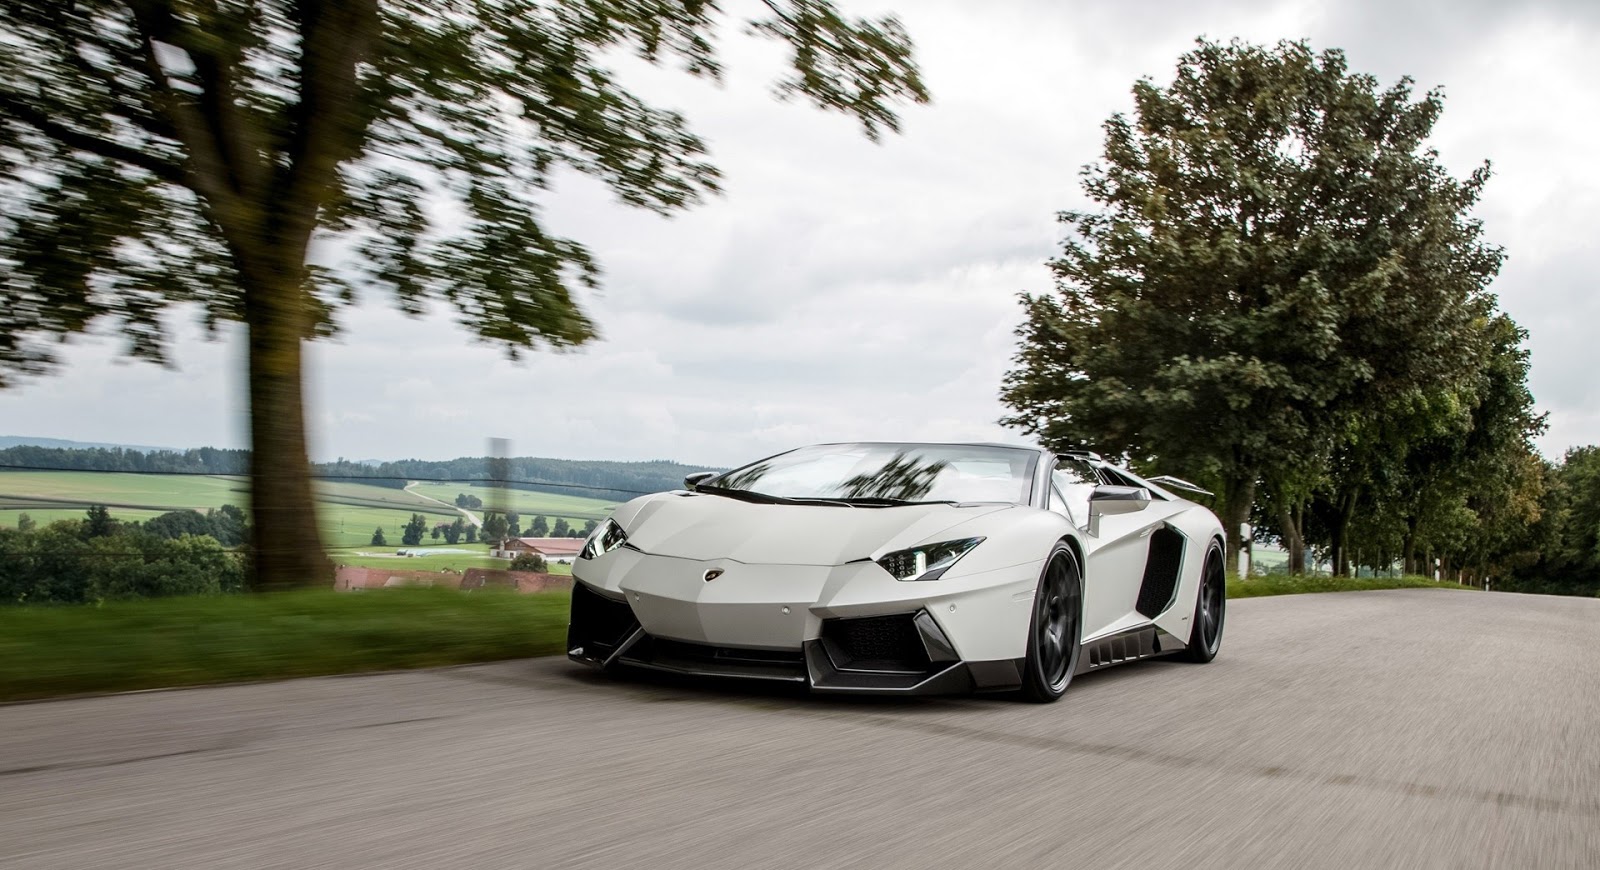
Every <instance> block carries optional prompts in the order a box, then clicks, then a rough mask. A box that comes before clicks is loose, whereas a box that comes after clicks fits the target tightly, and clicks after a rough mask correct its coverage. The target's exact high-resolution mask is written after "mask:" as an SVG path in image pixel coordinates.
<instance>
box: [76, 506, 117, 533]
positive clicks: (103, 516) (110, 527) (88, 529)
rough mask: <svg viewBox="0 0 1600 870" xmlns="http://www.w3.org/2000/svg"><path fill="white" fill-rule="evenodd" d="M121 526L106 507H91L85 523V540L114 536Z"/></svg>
mask: <svg viewBox="0 0 1600 870" xmlns="http://www.w3.org/2000/svg"><path fill="white" fill-rule="evenodd" d="M121 525H122V524H121V523H119V522H117V521H116V520H114V519H112V518H111V511H109V510H106V506H105V505H103V504H96V505H90V506H89V511H88V519H86V520H85V521H84V523H83V537H84V540H91V539H94V538H104V537H107V536H109V535H114V534H116V533H117V531H118V529H119V528H120V527H121Z"/></svg>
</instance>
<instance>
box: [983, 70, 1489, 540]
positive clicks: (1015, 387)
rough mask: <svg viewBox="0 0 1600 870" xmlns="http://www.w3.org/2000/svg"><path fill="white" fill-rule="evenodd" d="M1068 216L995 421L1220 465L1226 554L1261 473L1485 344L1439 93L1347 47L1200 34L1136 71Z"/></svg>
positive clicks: (1178, 469)
mask: <svg viewBox="0 0 1600 870" xmlns="http://www.w3.org/2000/svg"><path fill="white" fill-rule="evenodd" d="M1134 103H1135V111H1136V118H1135V119H1133V120H1130V119H1128V118H1127V117H1125V116H1123V115H1120V114H1119V115H1115V116H1113V117H1112V118H1111V119H1110V120H1108V121H1107V122H1106V124H1105V154H1104V162H1103V163H1102V164H1098V165H1094V166H1090V167H1088V168H1086V169H1085V172H1084V191H1085V193H1086V194H1087V195H1088V197H1089V198H1090V199H1091V200H1092V201H1093V203H1094V205H1095V207H1094V208H1093V209H1090V210H1083V211H1068V212H1063V213H1062V214H1061V215H1060V220H1061V222H1062V223H1063V224H1065V225H1066V226H1067V228H1068V230H1069V233H1070V234H1069V237H1068V239H1067V240H1066V241H1065V242H1064V243H1063V245H1062V249H1061V254H1060V256H1059V257H1057V258H1056V259H1055V260H1053V261H1052V262H1051V263H1050V266H1051V269H1052V270H1053V271H1054V273H1055V276H1056V292H1055V294H1054V295H1049V294H1043V295H1031V294H1024V295H1023V297H1022V302H1023V307H1024V310H1025V313H1026V318H1025V321H1024V323H1023V324H1022V326H1021V327H1019V329H1018V335H1019V337H1020V339H1021V341H1020V344H1019V350H1018V352H1017V355H1016V357H1015V365H1014V367H1013V369H1012V370H1011V371H1010V372H1009V373H1008V374H1007V376H1006V379H1005V384H1004V387H1003V390H1002V398H1003V400H1004V401H1005V403H1006V404H1007V405H1009V406H1010V407H1011V408H1012V410H1013V412H1014V413H1012V414H1011V415H1010V416H1008V417H1007V418H1006V419H1005V421H1004V422H1006V423H1008V424H1010V425H1014V426H1018V427H1020V428H1022V429H1023V430H1025V431H1028V432H1030V433H1032V434H1034V435H1036V436H1038V437H1039V438H1040V440H1041V441H1043V442H1044V443H1045V444H1047V445H1050V446H1052V447H1055V448H1058V449H1061V448H1072V447H1079V448H1082V447H1087V448H1091V449H1096V450H1099V451H1101V452H1104V453H1109V454H1113V455H1116V456H1121V457H1126V458H1128V459H1130V460H1132V461H1133V462H1135V463H1136V464H1140V465H1159V467H1160V468H1161V469H1162V470H1164V471H1171V472H1175V473H1179V474H1184V475H1185V476H1190V475H1192V476H1194V477H1196V478H1200V479H1202V480H1206V481H1210V482H1212V483H1213V484H1214V486H1215V488H1217V489H1218V490H1219V495H1220V502H1221V510H1220V511H1219V513H1220V514H1221V515H1222V519H1223V525H1224V527H1225V529H1226V530H1227V536H1228V551H1229V557H1230V562H1229V564H1234V561H1233V560H1234V558H1235V557H1236V555H1237V552H1238V548H1239V546H1240V544H1241V541H1240V539H1239V538H1238V530H1239V528H1240V525H1241V524H1242V523H1243V522H1245V520H1246V519H1247V518H1248V517H1249V516H1250V509H1251V504H1252V502H1253V501H1254V498H1255V494H1256V489H1257V486H1258V484H1259V483H1261V482H1263V481H1265V482H1266V483H1267V485H1268V486H1269V487H1270V488H1275V489H1280V490H1284V491H1285V492H1284V493H1282V494H1285V495H1287V494H1288V491H1289V490H1293V489H1295V488H1296V487H1294V486H1287V485H1281V484H1282V482H1284V481H1286V480H1290V479H1294V478H1296V477H1303V476H1304V475H1305V473H1306V469H1307V468H1308V467H1313V468H1314V467H1315V466H1316V464H1317V463H1315V462H1308V457H1317V456H1319V455H1322V454H1325V453H1329V452H1331V451H1332V450H1333V447H1334V444H1333V443H1332V441H1333V439H1334V438H1335V437H1336V435H1335V433H1337V432H1339V431H1342V430H1343V429H1345V428H1346V427H1347V426H1348V425H1349V423H1350V421H1351V420H1353V419H1357V418H1359V417H1361V416H1362V415H1368V414H1372V413H1374V411H1375V409H1376V408H1379V407H1383V406H1384V405H1385V404H1387V403H1391V402H1394V401H1396V400H1397V398H1398V397H1400V396H1403V395H1406V394H1407V393H1409V392H1411V391H1414V390H1416V389H1419V388H1423V387H1428V386H1435V385H1440V384H1449V383H1452V382H1453V381H1454V379H1456V378H1457V377H1459V376H1460V373H1462V372H1470V371H1472V370H1473V369H1474V366H1473V365H1471V362H1472V361H1473V360H1474V359H1475V358H1476V356H1477V355H1478V354H1479V353H1480V347H1479V345H1478V344H1477V342H1476V338H1477V336H1476V335H1475V334H1474V333H1473V332H1472V331H1471V329H1470V326H1471V325H1472V324H1473V323H1475V322H1480V321H1481V320H1482V319H1483V318H1484V317H1485V316H1486V315H1487V314H1488V311H1489V309H1490V307H1491V306H1490V304H1489V301H1488V299H1487V297H1486V294H1485V292H1484V287H1485V286H1486V285H1487V283H1488V282H1489V281H1490V280H1491V279H1492V278H1493V277H1494V275H1495V274H1496V273H1497V271H1498V269H1499V265H1500V260H1501V253H1500V251H1499V250H1498V249H1496V248H1492V247H1489V246H1487V245H1485V244H1483V243H1482V242H1481V241H1480V238H1479V236H1480V227H1479V225H1478V223H1477V222H1476V221H1475V220H1472V219H1471V218H1470V217H1469V216H1468V214H1469V212H1470V210H1471V208H1472V206H1473V205H1474V204H1475V202H1476V201H1477V198H1478V195H1479V192H1480V191H1481V189H1482V187H1483V184H1484V183H1485V181H1486V180H1487V179H1488V167H1487V165H1485V166H1483V167H1480V168H1479V169H1477V170H1476V171H1474V172H1473V173H1471V174H1470V175H1469V176H1468V177H1467V178H1466V179H1465V180H1460V181H1458V180H1456V179H1455V178H1452V177H1451V176H1450V175H1449V174H1448V173H1447V172H1446V171H1445V170H1444V169H1443V167H1441V166H1440V165H1439V163H1438V161H1437V159H1436V155H1435V153H1434V152H1433V151H1432V150H1431V149H1428V148H1427V147H1426V140H1427V137H1428V136H1429V134H1430V133H1431V130H1432V128H1433V124H1434V122H1435V120H1437V118H1438V117H1439V113H1440V112H1441V110H1442V108H1443V102H1442V97H1441V95H1440V93H1439V92H1438V91H1430V92H1428V93H1426V94H1425V95H1423V96H1422V97H1421V98H1420V99H1418V98H1415V96H1414V94H1413V92H1412V86H1411V80H1410V79H1401V80H1400V81H1399V82H1397V83H1396V84H1394V85H1392V86H1390V87H1388V88H1386V89H1382V90H1380V89H1379V88H1378V84H1377V81H1376V79H1374V78H1373V77H1371V76H1367V75H1356V74H1350V73H1348V72H1347V70H1346V66H1345V59H1344V55H1343V53H1342V52H1339V51H1337V50H1329V51H1325V52H1322V53H1321V54H1313V53H1312V51H1311V50H1310V48H1309V47H1308V46H1307V45H1306V44H1304V43H1287V42H1286V43H1279V44H1278V45H1277V46H1276V47H1275V48H1273V49H1266V48H1261V47H1258V46H1252V45H1246V44H1242V43H1239V42H1233V43H1230V44H1227V45H1219V44H1215V43H1210V42H1206V41H1204V40H1201V41H1200V42H1199V43H1198V47H1197V48H1196V49H1195V50H1194V51H1192V52H1190V53H1189V54H1186V55H1184V56H1183V57H1182V58H1181V59H1180V60H1179V63H1178V69H1177V74H1176V76H1175V78H1174V80H1173V82H1172V84H1171V85H1170V86H1168V87H1166V88H1162V87H1158V86H1157V85H1155V84H1153V83H1152V82H1150V81H1148V80H1141V81H1140V82H1138V83H1137V84H1135V86H1134Z"/></svg>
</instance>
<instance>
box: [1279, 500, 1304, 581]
mask: <svg viewBox="0 0 1600 870" xmlns="http://www.w3.org/2000/svg"><path fill="white" fill-rule="evenodd" d="M1299 513H1300V509H1299V508H1296V509H1295V510H1293V511H1291V510H1290V509H1289V506H1288V505H1286V504H1283V503H1282V502H1279V504H1278V526H1279V528H1281V529H1282V531H1283V546H1284V549H1286V550H1288V551H1289V573H1290V574H1297V575H1298V574H1304V573H1305V572H1306V539H1305V535H1304V534H1302V533H1301V531H1300V517H1299V516H1298V514H1299Z"/></svg>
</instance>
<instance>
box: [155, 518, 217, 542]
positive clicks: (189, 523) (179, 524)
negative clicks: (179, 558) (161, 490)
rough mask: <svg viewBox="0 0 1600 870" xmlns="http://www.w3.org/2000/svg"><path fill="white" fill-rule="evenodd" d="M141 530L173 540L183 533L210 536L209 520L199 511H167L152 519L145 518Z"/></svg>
mask: <svg viewBox="0 0 1600 870" xmlns="http://www.w3.org/2000/svg"><path fill="white" fill-rule="evenodd" d="M142 531H144V533H145V534H148V535H155V536H156V537H158V538H166V539H168V540H174V539H177V538H181V537H183V536H184V535H205V536H207V537H210V536H211V521H210V520H208V519H206V518H205V516H203V515H202V514H201V513H200V512H199V511H168V512H167V513H164V514H162V515H160V516H158V517H155V518H154V519H151V520H147V521H146V522H145V523H144V525H143V526H142Z"/></svg>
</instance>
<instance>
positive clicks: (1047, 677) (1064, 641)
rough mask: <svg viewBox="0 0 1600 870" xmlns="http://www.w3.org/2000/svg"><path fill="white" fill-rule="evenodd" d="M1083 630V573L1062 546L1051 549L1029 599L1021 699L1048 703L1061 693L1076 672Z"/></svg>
mask: <svg viewBox="0 0 1600 870" xmlns="http://www.w3.org/2000/svg"><path fill="white" fill-rule="evenodd" d="M1082 626H1083V572H1082V570H1080V569H1079V567H1078V558H1077V556H1076V555H1074V554H1073V552H1072V550H1071V548H1069V547H1068V546H1067V545H1066V544H1057V545H1056V547H1055V549H1054V550H1051V551H1050V558H1049V559H1047V560H1045V567H1044V572H1043V573H1042V574H1040V575H1039V586H1038V588H1037V589H1036V590H1035V591H1034V596H1033V619H1032V621H1031V622H1030V624H1029V627H1028V657H1027V660H1026V661H1025V662H1024V667H1023V670H1024V673H1023V677H1022V695H1023V697H1025V698H1027V699H1028V700H1030V701H1035V702H1039V703H1048V702H1050V701H1054V700H1056V699H1057V698H1059V697H1061V695H1062V693H1064V692H1066V690H1067V684H1068V683H1071V682H1072V675H1073V673H1074V672H1075V671H1076V670H1077V668H1078V650H1079V646H1078V643H1079V640H1080V639H1081V637H1082Z"/></svg>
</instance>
